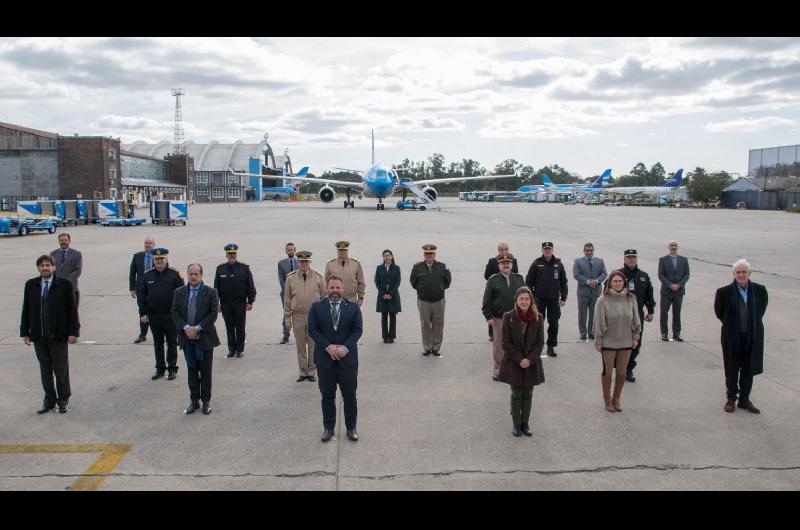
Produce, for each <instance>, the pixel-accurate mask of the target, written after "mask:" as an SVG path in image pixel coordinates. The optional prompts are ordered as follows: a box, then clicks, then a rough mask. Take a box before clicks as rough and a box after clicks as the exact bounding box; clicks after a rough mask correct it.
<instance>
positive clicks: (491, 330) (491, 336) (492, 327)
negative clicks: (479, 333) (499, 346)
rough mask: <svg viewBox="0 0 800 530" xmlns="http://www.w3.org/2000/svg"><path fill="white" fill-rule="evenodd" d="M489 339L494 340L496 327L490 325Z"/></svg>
mask: <svg viewBox="0 0 800 530" xmlns="http://www.w3.org/2000/svg"><path fill="white" fill-rule="evenodd" d="M489 338H490V339H491V338H494V326H492V325H491V324H489Z"/></svg>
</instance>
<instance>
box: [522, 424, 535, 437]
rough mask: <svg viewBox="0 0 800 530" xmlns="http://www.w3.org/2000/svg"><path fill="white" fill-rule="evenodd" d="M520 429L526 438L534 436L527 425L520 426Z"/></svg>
mask: <svg viewBox="0 0 800 530" xmlns="http://www.w3.org/2000/svg"><path fill="white" fill-rule="evenodd" d="M520 429H521V430H522V434H524V435H525V436H533V431H532V430H531V428H530V426H529V425H528V424H527V423H523V424H522V425H520Z"/></svg>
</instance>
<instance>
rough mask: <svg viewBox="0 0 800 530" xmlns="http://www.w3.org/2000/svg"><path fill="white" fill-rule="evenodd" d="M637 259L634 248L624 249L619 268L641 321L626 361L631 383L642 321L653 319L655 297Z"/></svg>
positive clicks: (627, 379)
mask: <svg viewBox="0 0 800 530" xmlns="http://www.w3.org/2000/svg"><path fill="white" fill-rule="evenodd" d="M637 259H638V258H637V255H636V250H634V249H632V248H630V249H628V250H626V251H625V258H624V260H625V265H624V266H623V267H622V268H621V269H620V271H622V274H624V275H625V278H626V279H627V281H628V285H627V287H628V292H631V293H633V294H635V295H636V302H637V303H638V306H639V321H640V322H641V323H642V334H641V336H640V338H639V344H637V345H636V347H635V348H634V349H633V351H631V359H630V361H628V373H627V374H626V376H625V380H626V381H629V382H631V383H635V382H636V377H634V375H633V369H634V368H636V357H637V356H638V355H639V350H641V349H642V342H643V340H644V339H643V337H644V323H645V321H647V322H652V321H653V314H654V313H655V310H656V301H655V298H653V284H652V283H650V276H648V275H647V273H646V272H644V271H643V270H640V269H639V266H638V264H637ZM645 306H646V307H647V315H645V314H644V308H645Z"/></svg>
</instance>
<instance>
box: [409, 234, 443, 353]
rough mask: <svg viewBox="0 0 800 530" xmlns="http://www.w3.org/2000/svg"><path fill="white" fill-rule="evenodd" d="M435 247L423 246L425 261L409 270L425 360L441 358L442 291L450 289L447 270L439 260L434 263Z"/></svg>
mask: <svg viewBox="0 0 800 530" xmlns="http://www.w3.org/2000/svg"><path fill="white" fill-rule="evenodd" d="M436 248H437V247H436V245H433V244H431V243H428V244H427V245H423V246H422V250H423V251H424V256H425V261H420V262H419V263H415V264H414V267H413V268H412V269H411V279H410V283H411V287H413V288H414V289H416V291H417V308H418V309H419V320H420V325H421V326H422V346H423V347H424V348H425V352H424V353H423V354H422V355H425V356H426V357H427V356H428V355H433V356H434V357H441V353H439V349H440V348H441V346H442V335H443V333H444V306H445V300H444V291H445V289H447V288H449V287H450V281H451V277H450V270H449V269H448V268H447V265H445V264H444V263H442V262H441V261H436Z"/></svg>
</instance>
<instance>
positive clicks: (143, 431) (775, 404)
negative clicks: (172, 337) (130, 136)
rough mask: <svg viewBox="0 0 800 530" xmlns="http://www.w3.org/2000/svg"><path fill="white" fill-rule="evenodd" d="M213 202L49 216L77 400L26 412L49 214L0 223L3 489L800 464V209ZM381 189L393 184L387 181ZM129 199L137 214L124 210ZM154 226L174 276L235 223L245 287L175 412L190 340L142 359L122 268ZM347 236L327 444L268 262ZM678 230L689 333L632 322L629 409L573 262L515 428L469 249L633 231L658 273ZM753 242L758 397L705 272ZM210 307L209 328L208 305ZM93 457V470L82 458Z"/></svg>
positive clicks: (570, 246)
mask: <svg viewBox="0 0 800 530" xmlns="http://www.w3.org/2000/svg"><path fill="white" fill-rule="evenodd" d="M356 204H357V208H356V209H354V210H352V209H344V208H342V207H341V201H338V200H337V201H336V202H335V203H334V204H329V205H323V204H320V203H317V202H309V203H272V202H265V203H262V204H216V205H197V206H193V207H191V209H190V220H189V224H188V226H186V227H154V226H144V227H119V228H117V227H101V226H99V225H98V226H79V227H71V228H61V229H59V232H58V233H63V232H65V231H68V232H69V233H71V234H72V245H73V247H74V248H76V249H78V250H80V251H81V252H82V253H83V260H84V272H83V275H82V276H81V311H80V313H81V321H82V329H81V337H80V339H79V340H80V343H79V344H77V345H72V346H70V376H71V385H72V398H71V400H70V404H71V407H72V411H71V412H70V413H69V414H66V415H61V414H58V413H56V412H55V411H52V412H50V413H48V414H44V415H41V416H39V415H37V414H36V409H37V408H38V407H39V406H40V405H41V402H42V395H43V393H42V388H41V383H40V380H39V372H38V364H37V361H36V357H35V354H34V352H33V348H32V347H30V348H28V347H25V346H24V345H23V344H22V341H21V339H20V338H19V336H18V335H19V326H18V324H19V318H20V308H21V302H22V287H23V285H24V282H25V280H27V279H28V278H32V277H34V276H36V275H37V272H36V267H35V264H34V262H35V260H36V258H37V257H38V256H39V255H40V254H42V253H48V252H49V251H50V250H52V249H53V248H56V247H57V241H56V236H51V235H48V234H32V235H29V236H26V237H22V238H21V237H17V236H6V237H2V239H0V277H2V278H3V281H2V285H3V288H2V290H1V291H0V303H2V307H3V308H4V314H5V318H4V319H3V320H2V323H0V355H2V358H3V369H2V371H0V419H1V421H0V490H63V489H67V488H73V489H98V488H99V489H102V490H274V489H280V490H354V489H356V490H397V489H401V490H493V489H514V490H550V489H552V490H596V489H603V490H605V489H615V490H732V489H758V490H792V489H798V488H800V444H799V443H798V440H800V423H799V422H798V421H797V419H798V412H800V400H799V399H798V398H800V357H798V355H797V351H798V340H797V328H796V326H797V322H798V308H799V307H800V302H798V301H799V300H800V272H798V267H797V260H798V256H800V238H799V237H798V235H797V234H798V229H800V216H798V215H795V214H789V213H785V212H781V211H737V210H695V209H673V208H636V207H605V206H584V205H569V206H566V205H561V204H526V203H474V202H459V201H457V200H455V199H443V200H442V201H441V205H442V208H443V210H442V211H441V212H436V211H433V212H430V211H429V212H419V211H405V212H400V211H397V210H394V209H391V210H390V209H388V208H387V210H385V211H376V210H375V206H374V204H375V202H374V200H369V199H365V200H362V201H357V202H356ZM389 204H390V206H393V204H394V201H390V202H389ZM139 213H140V215H146V212H145V211H140V212H139ZM148 235H152V236H153V237H155V239H156V243H157V244H158V246H164V247H167V248H169V250H170V263H171V264H172V265H173V266H176V267H177V268H179V269H180V270H181V272H182V273H183V274H184V276H185V270H186V266H187V265H188V263H190V262H194V261H198V262H200V263H202V264H203V265H204V267H205V270H206V278H205V279H206V281H207V282H208V283H211V282H212V281H213V271H214V268H215V266H216V265H217V264H219V263H222V262H223V261H224V259H225V253H224V251H223V246H224V245H225V244H226V243H229V242H235V243H238V244H239V258H240V260H241V261H243V262H245V263H248V264H249V265H250V266H251V268H252V270H253V272H254V275H255V283H256V287H257V289H258V296H257V299H256V303H255V307H254V309H253V311H252V312H251V313H249V314H248V321H247V322H248V324H247V331H248V335H247V337H248V343H247V347H246V351H245V356H244V358H242V359H226V358H224V354H225V351H226V349H225V347H224V345H223V346H221V347H219V348H217V349H216V351H215V359H214V382H213V398H212V405H213V412H212V413H211V415H209V416H204V415H202V414H200V413H195V414H194V415H191V416H186V415H184V414H183V413H182V411H183V409H184V407H185V406H186V404H187V402H188V388H187V384H186V371H185V361H184V359H183V355H182V352H179V366H180V367H181V369H180V371H179V372H178V378H177V379H176V380H175V381H167V380H166V379H160V380H157V381H151V380H150V375H151V374H152V372H153V365H154V358H153V343H152V336H151V335H149V334H148V340H147V342H146V343H143V344H139V345H136V344H132V341H133V339H134V338H135V337H136V335H137V333H138V329H139V328H138V324H137V307H136V303H135V301H134V300H132V299H131V297H130V294H129V292H128V271H129V264H130V261H131V255H132V253H133V252H135V251H138V250H141V249H142V241H143V239H144V237H145V236H148ZM341 239H346V240H349V241H350V242H351V248H350V254H351V256H352V257H354V258H356V259H358V260H360V261H361V263H362V264H363V266H364V272H365V277H366V280H367V296H366V301H365V303H364V306H363V308H362V309H363V312H364V335H363V337H362V339H361V341H360V342H359V359H360V368H359V385H358V407H359V415H358V431H359V434H360V438H361V439H360V441H359V442H358V443H353V442H350V441H349V440H348V439H347V437H346V436H345V432H344V427H343V425H342V424H343V417H342V410H341V402H340V401H338V400H337V408H338V414H339V419H338V421H337V426H336V429H337V431H336V438H335V439H334V440H333V441H331V442H330V443H327V444H323V443H321V442H320V440H319V437H320V435H321V434H322V418H321V412H320V395H319V390H318V388H317V385H316V384H315V383H309V382H303V383H296V382H295V379H296V377H297V364H296V356H295V345H294V338H292V340H291V342H290V343H289V344H287V345H280V344H279V341H280V338H281V331H280V324H279V323H280V319H281V314H282V313H281V306H280V303H279V300H278V293H279V286H278V279H277V265H276V264H277V262H278V260H280V259H282V258H283V257H284V252H283V249H284V244H285V243H286V242H287V241H292V242H294V243H296V245H297V247H298V250H311V251H312V252H313V253H314V256H313V262H312V267H313V268H315V269H316V270H318V271H323V270H324V266H325V262H327V261H328V260H329V259H331V258H332V257H334V256H335V247H334V243H335V242H336V241H338V240H341ZM670 239H676V240H678V242H679V243H680V253H681V254H683V255H686V256H688V257H689V259H690V267H691V278H690V280H689V283H688V285H687V294H686V297H685V299H684V304H683V333H682V334H683V336H684V338H685V339H686V342H684V343H677V342H668V343H665V342H662V341H661V340H660V337H659V331H658V323H657V320H658V313H659V308H657V309H656V319H655V321H654V322H652V323H648V324H647V325H646V326H645V332H644V346H643V348H642V352H641V354H640V356H639V359H638V361H639V366H638V367H637V370H636V376H637V382H636V383H627V384H626V385H625V387H624V390H623V394H622V406H623V409H624V412H622V413H615V414H611V413H608V412H606V411H605V409H604V407H603V400H602V393H601V388H600V372H601V361H600V356H599V354H598V353H597V352H596V351H595V350H594V348H593V344H591V343H587V342H582V341H580V340H579V336H578V331H577V304H576V298H575V281H574V280H572V279H570V283H569V289H570V294H569V298H568V300H567V304H566V306H565V307H564V308H563V314H562V318H561V323H560V324H561V325H560V333H559V346H558V347H557V351H558V357H557V358H544V359H543V363H544V370H545V374H546V382H545V383H544V384H543V385H541V386H538V387H536V389H535V391H534V397H533V413H532V418H531V427H532V429H533V431H534V436H533V438H526V437H524V436H523V437H521V438H515V437H513V436H512V435H511V418H510V415H509V395H510V391H509V387H508V386H507V385H505V384H502V383H497V382H493V381H492V379H491V370H492V355H491V343H490V342H489V341H488V339H487V330H486V328H487V326H486V323H485V321H484V320H483V316H482V315H481V311H480V306H481V298H482V294H483V288H484V283H485V282H484V279H483V270H484V266H485V264H486V261H487V259H488V258H490V257H492V256H493V255H494V254H495V252H496V247H497V243H498V242H499V241H507V242H509V243H510V248H511V252H512V253H513V254H514V255H515V256H516V257H517V258H518V260H519V265H520V272H521V273H522V274H523V275H524V274H525V273H526V272H527V269H528V267H529V266H530V264H531V262H532V260H533V259H534V258H535V257H537V256H539V255H540V250H541V248H540V244H541V242H542V241H553V242H555V255H556V256H557V257H560V258H562V259H564V260H565V263H566V264H567V270H568V272H569V273H570V276H571V268H572V262H573V260H574V259H575V258H576V257H579V256H581V255H582V246H583V243H584V242H586V241H591V242H593V243H594V245H595V249H596V252H595V254H596V256H598V257H601V258H603V259H604V260H605V262H606V265H607V267H609V268H611V267H614V268H617V267H620V266H621V265H622V253H623V250H625V249H627V248H635V249H637V250H638V251H639V264H640V268H641V269H642V270H644V271H645V272H647V273H649V274H650V276H651V278H652V279H653V281H654V286H655V288H656V301H657V302H658V294H657V293H658V291H657V289H658V281H657V264H658V258H659V257H660V256H662V255H664V254H665V253H666V243H667V241H668V240H670ZM428 242H431V243H435V244H437V245H438V246H439V253H438V259H439V260H440V261H443V262H445V263H446V264H447V265H448V266H449V268H450V270H451V271H452V276H453V282H452V286H451V288H450V289H449V290H448V292H447V309H446V317H445V320H446V325H445V332H444V343H443V346H442V354H443V355H442V357H441V358H432V357H423V356H422V355H421V353H422V347H421V343H420V329H419V318H418V313H417V308H416V303H415V301H416V296H415V293H414V291H413V290H412V289H411V287H410V286H409V283H408V274H409V272H410V270H411V266H412V265H413V264H414V263H415V262H417V261H419V260H421V259H422V250H421V248H420V247H421V246H422V245H423V244H424V243H428ZM385 248H389V249H392V250H393V251H394V254H395V259H396V262H397V264H398V265H399V266H400V268H401V270H402V274H403V283H402V284H401V287H400V294H401V299H402V304H403V311H402V313H400V315H399V316H398V338H397V341H396V342H395V343H394V344H383V342H382V340H381V335H380V317H379V314H377V313H376V312H375V298H376V296H375V286H374V284H373V281H372V278H373V275H374V271H375V267H376V266H377V265H378V264H379V263H380V261H381V251H382V250H383V249H385ZM740 257H747V258H748V259H749V260H750V262H751V264H752V267H753V269H754V272H753V275H752V279H753V280H754V281H756V282H758V283H762V284H764V285H765V286H766V287H767V289H768V290H769V295H770V302H769V307H768V309H767V312H766V316H765V319H764V323H765V329H766V344H765V359H764V370H765V371H764V373H763V374H762V375H760V376H757V377H756V378H755V384H754V389H753V392H752V396H751V397H752V400H753V402H754V403H755V404H756V405H757V406H758V407H760V408H761V410H762V414H760V415H754V414H751V413H748V412H746V411H744V410H741V409H737V410H736V412H735V413H734V414H727V413H725V412H724V411H723V409H722V407H723V404H724V402H725V384H724V376H723V367H722V357H721V351H720V345H719V330H720V325H719V321H718V320H717V319H716V317H715V316H714V313H713V299H714V292H715V290H716V289H717V288H718V287H721V286H723V285H725V284H727V283H729V282H730V281H732V275H731V264H732V263H733V262H734V261H736V260H737V259H738V258H740ZM216 325H217V330H218V332H219V334H220V336H221V338H223V341H224V336H225V331H224V329H225V328H224V322H223V321H222V318H221V317H220V318H219V319H218V321H217V323H216ZM87 475H88V476H87Z"/></svg>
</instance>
